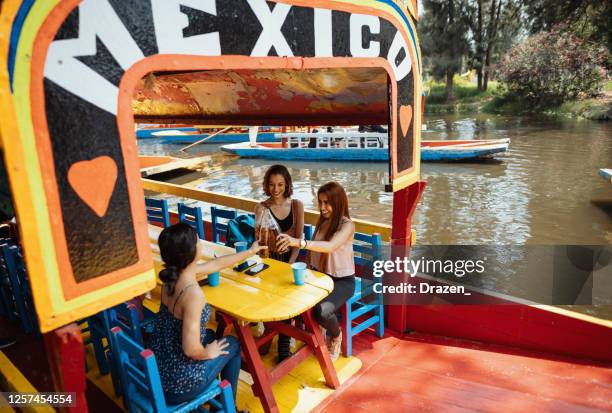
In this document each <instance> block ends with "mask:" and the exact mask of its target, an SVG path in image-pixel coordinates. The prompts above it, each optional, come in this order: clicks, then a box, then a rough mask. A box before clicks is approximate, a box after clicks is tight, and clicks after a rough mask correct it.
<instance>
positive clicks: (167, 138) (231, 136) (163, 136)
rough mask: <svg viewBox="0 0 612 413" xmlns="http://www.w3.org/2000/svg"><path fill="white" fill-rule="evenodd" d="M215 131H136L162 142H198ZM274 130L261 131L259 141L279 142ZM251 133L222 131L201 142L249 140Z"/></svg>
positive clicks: (183, 128)
mask: <svg viewBox="0 0 612 413" xmlns="http://www.w3.org/2000/svg"><path fill="white" fill-rule="evenodd" d="M213 133H214V132H207V131H206V132H205V131H203V130H202V129H198V128H194V127H178V128H146V129H138V130H137V131H136V138H137V139H154V138H157V139H159V140H160V141H161V143H179V144H189V143H195V142H198V141H200V140H202V139H204V138H206V137H208V136H210V135H212V134H213ZM274 135H275V133H274V132H259V133H258V134H257V140H258V141H259V142H279V139H276V138H275V137H274ZM248 141H249V133H248V132H245V133H242V132H226V133H220V134H218V135H215V136H213V137H212V138H210V139H207V140H205V141H203V142H201V143H209V144H226V143H240V142H248Z"/></svg>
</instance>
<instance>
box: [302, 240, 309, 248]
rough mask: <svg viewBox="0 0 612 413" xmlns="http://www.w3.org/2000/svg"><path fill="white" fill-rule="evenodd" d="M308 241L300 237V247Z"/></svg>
mask: <svg viewBox="0 0 612 413" xmlns="http://www.w3.org/2000/svg"><path fill="white" fill-rule="evenodd" d="M307 245H308V242H307V241H306V240H305V239H300V249H304V248H306V246H307Z"/></svg>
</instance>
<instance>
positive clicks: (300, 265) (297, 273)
mask: <svg viewBox="0 0 612 413" xmlns="http://www.w3.org/2000/svg"><path fill="white" fill-rule="evenodd" d="M291 270H292V271H293V283H294V284H295V285H304V277H305V276H306V263H304V262H295V263H293V264H291Z"/></svg>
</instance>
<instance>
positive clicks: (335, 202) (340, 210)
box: [315, 182, 351, 241]
mask: <svg viewBox="0 0 612 413" xmlns="http://www.w3.org/2000/svg"><path fill="white" fill-rule="evenodd" d="M321 194H325V195H327V202H328V203H329V205H330V206H331V208H332V216H331V220H330V221H331V222H330V223H329V227H328V228H327V232H326V233H325V237H324V239H325V241H329V240H330V239H332V237H333V236H334V234H335V233H336V231H338V228H339V227H340V224H341V223H342V218H343V217H346V218H349V219H350V218H351V216H350V215H349V209H348V198H347V196H346V192H344V188H343V187H342V185H340V184H339V183H338V182H328V183H326V184H325V185H323V186H321V187H320V188H319V190H318V191H317V201H318V198H319V195H321ZM324 220H325V218H323V217H322V216H319V220H318V221H317V226H316V227H315V234H316V233H317V232H319V229H320V228H321V224H322V223H323V221H324Z"/></svg>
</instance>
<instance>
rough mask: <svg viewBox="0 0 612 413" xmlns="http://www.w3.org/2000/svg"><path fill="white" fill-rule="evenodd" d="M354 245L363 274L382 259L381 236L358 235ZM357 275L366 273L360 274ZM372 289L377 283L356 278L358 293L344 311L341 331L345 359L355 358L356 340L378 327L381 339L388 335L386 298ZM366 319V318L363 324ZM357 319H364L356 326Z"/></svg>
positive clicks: (378, 334)
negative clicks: (373, 327)
mask: <svg viewBox="0 0 612 413" xmlns="http://www.w3.org/2000/svg"><path fill="white" fill-rule="evenodd" d="M355 241H356V242H355V243H353V251H354V252H355V253H356V254H355V266H356V269H357V270H362V271H363V270H369V269H371V268H372V266H373V262H374V261H376V260H379V259H381V257H382V238H381V236H380V234H372V235H369V234H363V233H360V232H356V233H355ZM358 274H363V273H359V271H358ZM363 275H365V274H363ZM368 275H371V274H368ZM373 285H374V282H373V281H371V280H367V279H363V278H361V277H355V293H354V294H353V296H352V297H351V298H349V299H348V301H347V302H346V304H345V305H344V306H343V307H342V309H341V317H342V324H343V328H342V329H343V330H344V331H343V340H342V354H343V355H344V357H348V356H351V355H352V354H353V337H354V336H355V335H357V334H359V333H361V332H362V331H364V330H366V329H368V328H370V327H372V326H373V325H376V324H378V326H377V328H376V335H377V336H378V337H382V336H383V335H384V334H385V313H384V311H385V310H384V301H383V295H382V294H376V293H374V291H373ZM363 317H367V318H366V319H365V320H363ZM358 318H362V321H360V322H358V323H356V324H355V325H353V324H354V323H355V322H356V320H357V319H358Z"/></svg>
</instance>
